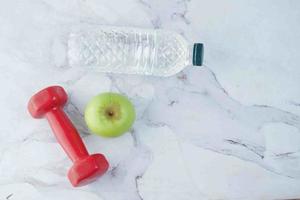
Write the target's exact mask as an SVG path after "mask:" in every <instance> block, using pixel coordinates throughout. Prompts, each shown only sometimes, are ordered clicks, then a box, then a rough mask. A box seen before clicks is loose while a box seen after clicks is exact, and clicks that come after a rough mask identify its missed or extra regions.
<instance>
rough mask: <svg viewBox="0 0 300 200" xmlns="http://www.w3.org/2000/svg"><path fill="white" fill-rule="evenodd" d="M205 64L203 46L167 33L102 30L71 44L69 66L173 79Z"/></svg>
mask: <svg viewBox="0 0 300 200" xmlns="http://www.w3.org/2000/svg"><path fill="white" fill-rule="evenodd" d="M202 60H203V45H202V44H200V43H196V44H193V45H189V44H188V42H187V41H186V40H185V39H184V38H183V37H182V36H181V35H179V34H177V33H174V32H171V31H166V30H148V29H139V28H123V27H108V26H100V27H97V28H95V27H94V28H89V29H85V30H81V31H77V32H73V33H71V34H70V37H69V40H68V61H69V64H70V65H71V66H72V67H75V66H77V67H81V68H90V69H92V70H95V71H99V72H113V73H126V74H143V75H155V76H171V75H174V74H176V73H177V72H179V71H181V70H182V69H183V68H185V67H186V66H188V65H191V64H192V65H196V66H201V65H202Z"/></svg>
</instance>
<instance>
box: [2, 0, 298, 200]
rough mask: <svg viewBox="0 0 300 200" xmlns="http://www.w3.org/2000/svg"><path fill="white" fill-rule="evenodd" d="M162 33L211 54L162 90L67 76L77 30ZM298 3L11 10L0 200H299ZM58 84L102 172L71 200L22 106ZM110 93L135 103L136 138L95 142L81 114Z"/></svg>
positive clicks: (60, 1) (37, 1)
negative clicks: (100, 156) (103, 162)
mask: <svg viewBox="0 0 300 200" xmlns="http://www.w3.org/2000/svg"><path fill="white" fill-rule="evenodd" d="M89 24H93V25H98V24H99V25H101V24H105V25H115V26H133V27H143V28H155V29H168V30H173V31H176V32H178V33H180V34H181V35H183V36H184V37H185V38H186V39H187V40H188V41H190V42H202V43H204V44H205V59H204V66H203V67H191V66H190V67H187V68H186V69H185V70H183V71H182V72H180V73H179V74H177V75H175V76H172V77H169V78H160V77H149V76H147V77H146V76H134V75H115V74H104V73H95V72H92V71H85V72H83V71H82V70H80V69H75V68H73V67H72V66H69V65H68V62H67V60H66V56H65V55H66V54H65V47H66V44H67V33H68V32H69V31H70V30H71V29H72V27H74V26H81V25H89ZM299 24H300V2H299V1H297V0H289V1H279V0H264V1H260V0H252V1H239V0H225V1H217V0H28V1H21V0H10V1H4V0H3V1H1V3H0V85H1V86H0V87H1V95H0V105H1V107H2V109H1V116H0V117H1V127H0V199H1V200H2V199H10V200H17V199H20V200H24V199H26V200H31V199H56V200H59V199H62V200H68V199H77V200H81V199H82V200H96V199H97V200H171V199H172V200H199V199H288V198H300V88H299V86H300V67H299V66H300V57H299V52H300V37H299V36H300V26H299ZM54 84H59V85H62V86H63V87H65V89H66V90H67V92H68V93H69V96H70V99H69V103H68V105H67V106H66V107H65V110H66V112H67V113H68V115H69V116H70V118H71V119H72V121H73V122H74V124H75V125H76V127H77V128H78V130H79V131H80V133H81V136H82V137H83V139H84V142H85V144H86V146H87V148H88V150H89V152H92V153H94V152H102V153H104V154H105V155H106V156H107V158H108V159H109V162H110V163H111V166H110V169H109V171H108V172H107V173H106V174H105V175H104V176H103V177H101V178H99V179H98V180H97V181H95V182H94V183H92V184H90V185H87V186H84V187H78V188H73V187H72V186H71V185H70V183H69V181H68V180H67V178H66V173H67V170H68V169H69V167H70V166H71V162H70V160H69V159H68V158H67V157H66V154H65V153H64V152H63V150H62V148H61V147H60V146H59V144H58V143H57V142H56V140H55V138H54V136H53V134H52V132H51V130H50V128H49V125H48V123H47V122H46V121H45V120H34V119H32V118H31V117H30V115H29V114H28V112H27V109H26V105H27V102H28V100H29V98H30V96H31V95H32V94H33V93H34V92H36V91H38V90H39V89H41V88H43V87H45V86H48V85H54ZM105 91H114V92H119V93H122V94H125V95H127V96H128V97H129V98H130V99H131V100H132V102H133V103H134V105H135V107H136V111H137V120H136V122H135V124H134V126H133V128H132V130H131V131H130V132H128V133H126V134H124V135H123V136H121V137H118V138H114V139H108V138H101V137H98V136H94V135H91V134H90V132H89V131H88V129H87V127H86V125H85V123H84V120H83V110H84V107H85V105H86V103H87V101H88V100H89V99H90V98H91V97H92V96H94V95H96V94H98V93H101V92H105Z"/></svg>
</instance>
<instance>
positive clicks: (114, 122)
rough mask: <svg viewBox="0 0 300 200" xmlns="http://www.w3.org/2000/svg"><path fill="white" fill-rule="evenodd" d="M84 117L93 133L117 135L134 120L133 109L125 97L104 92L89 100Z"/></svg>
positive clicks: (123, 131)
mask: <svg viewBox="0 0 300 200" xmlns="http://www.w3.org/2000/svg"><path fill="white" fill-rule="evenodd" d="M84 118H85V122H86V124H87V126H88V128H89V129H90V130H91V131H92V132H93V133H95V134H97V135H101V136H105V137H117V136H120V135H122V134H123V133H125V132H126V131H128V130H129V129H130V128H131V126H132V124H133V122H134V120H135V110H134V106H133V105H132V103H131V102H130V101H129V99H128V98H127V97H125V96H123V95H120V94H117V93H111V92H106V93H102V94H99V95H97V96H95V97H93V98H92V99H91V100H90V102H89V103H88V105H87V106H86V109H85V113H84Z"/></svg>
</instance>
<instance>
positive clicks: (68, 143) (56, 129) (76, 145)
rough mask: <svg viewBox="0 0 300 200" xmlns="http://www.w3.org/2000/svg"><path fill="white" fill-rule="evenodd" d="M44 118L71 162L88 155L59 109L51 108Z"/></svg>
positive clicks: (75, 131) (69, 122)
mask: <svg viewBox="0 0 300 200" xmlns="http://www.w3.org/2000/svg"><path fill="white" fill-rule="evenodd" d="M46 118H47V120H48V122H49V124H50V126H51V128H52V130H53V133H54V135H55V137H56V139H57V141H58V142H59V144H60V145H61V146H62V148H63V149H64V151H65V152H66V153H67V155H68V156H69V158H70V159H71V160H72V161H73V162H75V161H77V160H79V159H82V158H85V157H87V156H88V155H89V154H88V151H87V150H86V148H85V145H84V144H83V142H82V139H81V138H80V136H79V133H78V132H77V130H76V128H75V127H74V125H73V123H72V122H71V120H70V119H69V118H68V116H67V115H66V113H65V112H64V111H63V109H62V108H61V107H54V108H52V109H51V110H50V111H49V112H47V113H46Z"/></svg>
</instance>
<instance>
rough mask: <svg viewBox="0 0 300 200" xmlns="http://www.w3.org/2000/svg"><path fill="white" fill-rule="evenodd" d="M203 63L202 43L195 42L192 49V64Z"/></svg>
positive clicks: (199, 64)
mask: <svg viewBox="0 0 300 200" xmlns="http://www.w3.org/2000/svg"><path fill="white" fill-rule="evenodd" d="M202 63H203V44H202V43H195V44H194V50H193V65H194V66H201V65H202Z"/></svg>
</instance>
